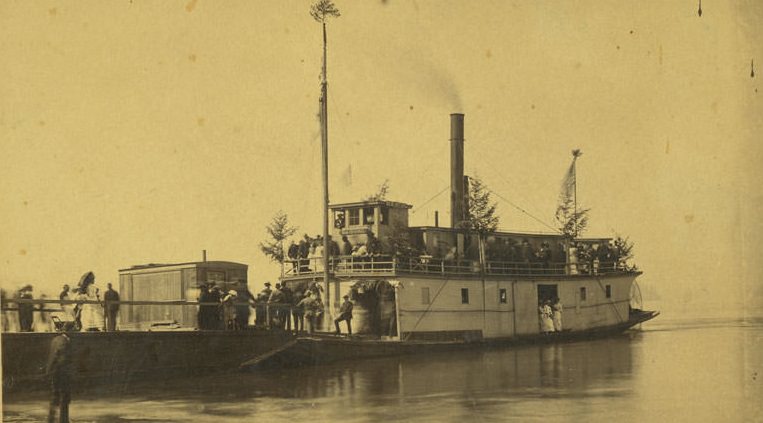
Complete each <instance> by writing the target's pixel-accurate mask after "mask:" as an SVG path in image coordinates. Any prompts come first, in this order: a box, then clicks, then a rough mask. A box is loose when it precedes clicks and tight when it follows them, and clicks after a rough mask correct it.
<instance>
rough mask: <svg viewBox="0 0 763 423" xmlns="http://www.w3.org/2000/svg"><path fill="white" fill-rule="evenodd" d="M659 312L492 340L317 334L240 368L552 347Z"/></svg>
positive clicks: (589, 337) (621, 328)
mask: <svg viewBox="0 0 763 423" xmlns="http://www.w3.org/2000/svg"><path fill="white" fill-rule="evenodd" d="M658 315H659V312H657V311H641V310H634V311H633V312H632V313H631V314H630V319H629V320H628V321H626V322H622V323H618V324H614V325H610V326H604V327H597V328H591V329H587V330H582V331H562V332H555V333H551V334H536V335H523V336H517V337H511V338H491V339H473V340H448V341H386V340H377V339H367V338H365V339H364V338H363V337H338V336H334V335H326V334H318V335H312V336H306V337H300V338H297V339H296V342H293V343H292V344H290V345H286V346H285V347H284V348H283V349H281V350H280V351H278V352H277V353H275V354H272V353H266V354H264V355H262V356H260V357H256V358H254V359H252V360H249V361H247V362H245V363H243V364H242V365H241V367H242V368H244V369H248V368H252V367H254V366H304V365H320V364H328V363H333V362H339V361H345V362H352V361H356V360H362V359H368V358H378V357H389V356H396V355H412V354H429V353H440V352H448V351H455V350H464V349H484V348H508V347H513V346H519V345H530V344H551V343H560V342H577V341H587V340H592V339H597V338H603V337H607V336H613V335H617V334H621V333H623V332H625V331H627V330H628V329H630V328H632V327H634V326H636V325H638V324H640V323H643V322H646V321H648V320H651V319H653V318H655V317H657V316H658Z"/></svg>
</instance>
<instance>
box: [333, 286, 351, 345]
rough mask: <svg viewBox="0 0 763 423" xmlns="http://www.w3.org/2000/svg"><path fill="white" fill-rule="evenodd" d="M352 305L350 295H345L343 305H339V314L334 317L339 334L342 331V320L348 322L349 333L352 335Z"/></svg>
mask: <svg viewBox="0 0 763 423" xmlns="http://www.w3.org/2000/svg"><path fill="white" fill-rule="evenodd" d="M352 307H353V306H352V302H350V296H349V295H345V296H344V302H343V303H342V305H341V307H339V316H337V318H336V319H334V326H335V327H336V334H337V335H339V334H340V333H341V331H340V330H339V322H341V321H342V320H344V321H346V322H347V334H348V335H352Z"/></svg>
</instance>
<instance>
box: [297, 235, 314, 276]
mask: <svg viewBox="0 0 763 423" xmlns="http://www.w3.org/2000/svg"><path fill="white" fill-rule="evenodd" d="M310 244H311V241H310V237H309V236H307V234H305V236H304V238H303V239H302V240H300V241H299V246H298V249H299V259H300V260H299V271H300V272H304V271H306V270H307V267H308V263H309V261H308V260H307V256H308V255H310Z"/></svg>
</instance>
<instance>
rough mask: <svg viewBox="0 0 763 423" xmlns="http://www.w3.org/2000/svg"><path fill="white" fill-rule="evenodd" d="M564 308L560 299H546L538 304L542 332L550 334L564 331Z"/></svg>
mask: <svg viewBox="0 0 763 423" xmlns="http://www.w3.org/2000/svg"><path fill="white" fill-rule="evenodd" d="M563 310H564V306H563V305H562V301H561V300H560V299H559V298H556V297H555V298H553V299H544V300H540V301H539V302H538V317H539V321H540V332H541V333H543V334H550V333H553V332H561V331H562V311H563Z"/></svg>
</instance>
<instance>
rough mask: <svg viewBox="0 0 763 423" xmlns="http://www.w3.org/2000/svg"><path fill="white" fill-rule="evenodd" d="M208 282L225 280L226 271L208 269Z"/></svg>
mask: <svg viewBox="0 0 763 423" xmlns="http://www.w3.org/2000/svg"><path fill="white" fill-rule="evenodd" d="M207 282H210V283H215V282H225V272H220V271H216V270H209V271H207Z"/></svg>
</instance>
